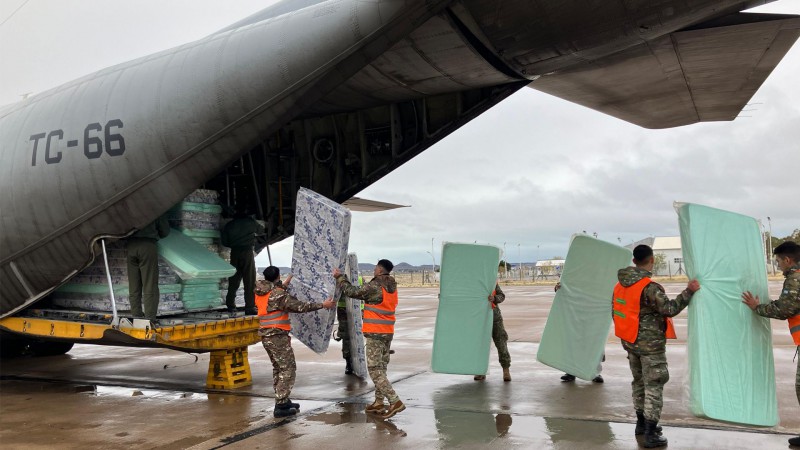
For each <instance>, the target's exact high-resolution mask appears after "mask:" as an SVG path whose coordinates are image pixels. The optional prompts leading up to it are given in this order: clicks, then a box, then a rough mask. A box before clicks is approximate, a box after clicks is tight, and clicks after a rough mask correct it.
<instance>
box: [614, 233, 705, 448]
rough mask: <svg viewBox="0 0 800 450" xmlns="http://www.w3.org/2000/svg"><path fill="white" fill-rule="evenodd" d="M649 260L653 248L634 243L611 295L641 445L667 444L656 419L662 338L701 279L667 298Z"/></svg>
mask: <svg viewBox="0 0 800 450" xmlns="http://www.w3.org/2000/svg"><path fill="white" fill-rule="evenodd" d="M654 262H655V258H653V249H652V248H650V247H649V246H647V245H639V246H637V247H636V248H634V249H633V264H634V265H635V267H626V268H624V269H620V270H619V272H618V273H617V278H618V279H619V283H617V285H616V286H615V287H614V297H613V299H612V303H613V306H612V314H613V315H612V317H613V318H614V334H616V335H617V337H619V338H620V339H622V347H623V348H624V349H625V350H626V351H627V352H628V361H629V363H630V366H631V372H632V373H633V383H631V384H632V386H633V407H634V408H635V409H636V431H635V434H636V435H641V434H644V446H645V447H646V448H653V447H662V446H664V445H667V438H665V437H663V436H662V435H661V427H659V426H658V420H659V419H660V418H661V408H662V406H663V405H664V401H663V396H664V384H666V383H667V381H669V370H668V368H667V355H666V351H667V339H668V338H669V339H674V338H675V329H674V328H673V326H672V319H671V318H672V317H673V316H676V315H678V313H680V312H681V311H682V310H683V308H685V307H686V306H687V305H689V300H691V298H692V295H693V294H694V293H695V292H696V291H697V290H698V289H700V283H698V282H697V280H692V281H690V282H689V284H688V285H687V286H686V289H684V290H683V292H681V293H680V294H679V295H678V297H677V298H676V299H675V300H670V299H669V297H667V295H666V294H665V293H664V288H663V287H661V285H660V284H658V283H655V282H653V281H651V280H650V277H651V276H652V273H651V272H652V270H653V264H654Z"/></svg>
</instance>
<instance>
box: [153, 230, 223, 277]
mask: <svg viewBox="0 0 800 450" xmlns="http://www.w3.org/2000/svg"><path fill="white" fill-rule="evenodd" d="M158 254H159V255H160V256H161V257H162V258H164V260H165V261H166V262H167V263H168V264H169V265H170V267H172V268H173V269H174V270H175V272H177V273H178V276H180V277H181V278H182V279H188V278H217V279H219V278H227V277H230V276H231V275H233V274H234V273H236V269H235V268H234V267H233V266H231V265H230V264H228V263H226V262H225V261H224V260H222V258H220V257H219V256H217V255H215V254H213V253H211V252H210V251H208V249H206V248H205V247H204V246H203V245H202V244H199V243H197V242H195V241H194V240H192V239H191V238H189V237H187V236H185V235H183V234H181V233H180V232H178V231H176V230H174V229H173V230H172V231H171V232H170V233H169V235H168V236H167V237H165V238H163V239H161V240H159V241H158Z"/></svg>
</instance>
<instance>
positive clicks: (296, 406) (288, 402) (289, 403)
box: [286, 398, 300, 412]
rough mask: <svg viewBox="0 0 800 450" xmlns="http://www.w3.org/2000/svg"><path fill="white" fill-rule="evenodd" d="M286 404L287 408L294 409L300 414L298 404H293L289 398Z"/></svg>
mask: <svg viewBox="0 0 800 450" xmlns="http://www.w3.org/2000/svg"><path fill="white" fill-rule="evenodd" d="M286 402H287V403H286V404H288V405H289V408H294V409H296V410H297V412H300V403H295V402H293V401H292V399H290V398H287V399H286Z"/></svg>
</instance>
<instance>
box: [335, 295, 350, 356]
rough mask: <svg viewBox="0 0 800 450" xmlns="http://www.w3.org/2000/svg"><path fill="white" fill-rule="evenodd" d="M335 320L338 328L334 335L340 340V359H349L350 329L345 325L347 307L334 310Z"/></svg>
mask: <svg viewBox="0 0 800 450" xmlns="http://www.w3.org/2000/svg"><path fill="white" fill-rule="evenodd" d="M336 320H338V321H339V328H338V330H337V331H336V333H337V334H338V335H339V338H340V339H341V340H342V358H344V359H350V328H349V327H348V323H347V307H344V308H341V307H338V308H336Z"/></svg>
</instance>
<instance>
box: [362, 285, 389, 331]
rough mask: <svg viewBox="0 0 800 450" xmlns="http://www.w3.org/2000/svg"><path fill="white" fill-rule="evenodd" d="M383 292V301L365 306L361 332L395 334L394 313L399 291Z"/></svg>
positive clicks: (384, 290) (382, 289)
mask: <svg viewBox="0 0 800 450" xmlns="http://www.w3.org/2000/svg"><path fill="white" fill-rule="evenodd" d="M381 291H383V300H381V302H380V303H378V304H377V305H370V304H365V305H364V320H363V324H362V325H361V331H362V332H364V333H382V334H394V311H395V309H397V291H394V292H393V293H391V294H390V293H389V292H386V289H384V288H383V287H381Z"/></svg>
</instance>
